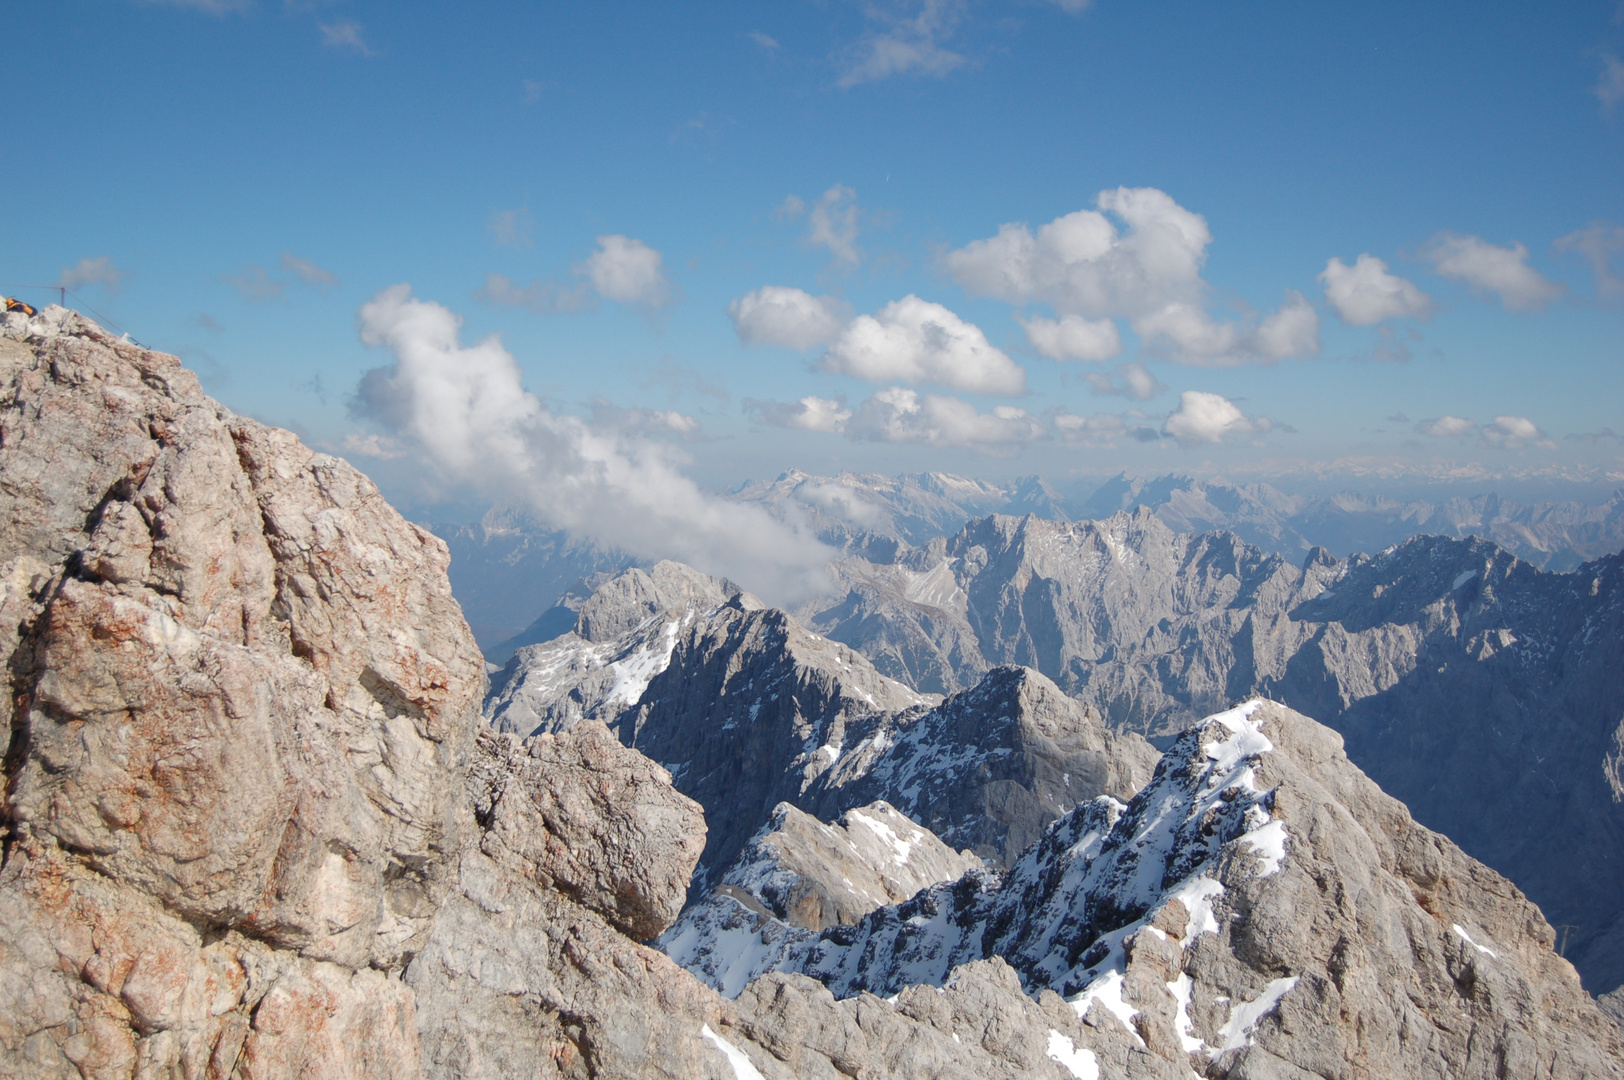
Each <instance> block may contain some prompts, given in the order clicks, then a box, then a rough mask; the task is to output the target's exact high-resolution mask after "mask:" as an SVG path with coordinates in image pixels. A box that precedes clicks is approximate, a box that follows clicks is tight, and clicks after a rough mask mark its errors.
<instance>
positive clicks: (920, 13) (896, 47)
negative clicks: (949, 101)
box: [839, 0, 966, 87]
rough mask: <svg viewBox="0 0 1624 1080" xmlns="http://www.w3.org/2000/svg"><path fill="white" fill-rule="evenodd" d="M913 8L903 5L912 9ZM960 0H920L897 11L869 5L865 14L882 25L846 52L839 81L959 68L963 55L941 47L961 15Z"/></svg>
mask: <svg viewBox="0 0 1624 1080" xmlns="http://www.w3.org/2000/svg"><path fill="white" fill-rule="evenodd" d="M915 7H917V10H907V9H908V8H915ZM964 8H965V4H964V0H922V2H921V3H918V4H917V5H914V4H908V5H906V8H905V9H904V11H902V12H896V11H887V10H885V9H884V8H882V7H879V6H877V5H876V6H871V7H870V8H869V9H868V15H869V18H870V19H873V20H876V21H878V22H881V23H883V24H884V25H885V29H883V30H870V31H869V32H868V33H866V34H864V35H863V36H862V38H861V39H860V40H858V42H857V43H856V44H855V45H854V46H853V47H852V48H851V49H850V50H848V51H847V54H846V56H845V58H844V61H843V63H842V64H841V72H840V78H839V85H840V86H842V87H852V86H856V85H857V84H858V83H865V82H875V81H877V80H879V79H885V78H889V77H890V76H892V75H907V74H913V75H934V76H936V77H937V78H941V77H942V76H944V75H946V74H948V73H949V72H951V71H953V70H955V69H956V68H959V67H962V66H963V65H964V64H965V63H966V61H965V58H964V57H963V56H962V55H961V54H959V53H956V52H952V51H950V50H948V49H945V48H943V47H942V44H941V43H942V42H943V41H945V40H946V39H947V38H949V37H951V36H952V34H953V29H954V27H955V26H957V25H958V22H959V19H960V18H961V17H962V15H963V14H964Z"/></svg>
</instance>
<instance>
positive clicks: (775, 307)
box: [727, 285, 851, 350]
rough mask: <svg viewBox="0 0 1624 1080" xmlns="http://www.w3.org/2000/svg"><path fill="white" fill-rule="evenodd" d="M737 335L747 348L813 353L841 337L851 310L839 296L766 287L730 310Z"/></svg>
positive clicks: (735, 303)
mask: <svg viewBox="0 0 1624 1080" xmlns="http://www.w3.org/2000/svg"><path fill="white" fill-rule="evenodd" d="M727 314H728V317H729V318H731V319H732V320H733V331H734V333H736V334H738V335H739V340H740V341H741V342H743V343H744V344H746V345H776V346H778V347H780V348H784V349H802V350H804V349H811V348H815V347H817V346H819V345H827V344H829V343H830V342H831V341H833V340H835V338H837V337H839V336H840V331H841V330H843V329H844V328H845V326H846V323H847V321H848V320H849V319H850V318H851V308H850V305H848V304H847V303H846V302H845V301H844V300H841V299H840V298H839V297H836V296H813V295H812V294H810V293H807V292H803V291H802V290H800V289H792V288H788V287H786V286H783V285H766V286H763V287H762V288H759V289H757V290H756V291H755V292H750V293H745V294H744V295H743V296H741V297H739V298H738V299H737V300H735V301H733V302H732V303H731V304H729V305H728V306H727Z"/></svg>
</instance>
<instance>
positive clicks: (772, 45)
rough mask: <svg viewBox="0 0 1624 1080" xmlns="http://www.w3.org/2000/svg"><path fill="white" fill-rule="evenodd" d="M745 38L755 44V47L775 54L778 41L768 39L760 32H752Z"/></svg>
mask: <svg viewBox="0 0 1624 1080" xmlns="http://www.w3.org/2000/svg"><path fill="white" fill-rule="evenodd" d="M747 36H748V37H749V38H750V40H751V41H753V42H755V43H756V44H757V45H760V46H761V47H762V48H763V49H766V50H767V51H768V52H776V51H777V50H778V48H779V45H778V41H777V40H776V39H775V38H771V37H768V36H767V35H766V34H763V33H762V32H761V31H760V30H752V31H750V33H749V34H748V35H747Z"/></svg>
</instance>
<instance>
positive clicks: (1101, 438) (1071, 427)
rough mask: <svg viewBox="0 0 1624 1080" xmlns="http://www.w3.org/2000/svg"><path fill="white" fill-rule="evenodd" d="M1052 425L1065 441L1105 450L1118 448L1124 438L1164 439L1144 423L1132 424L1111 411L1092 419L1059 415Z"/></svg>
mask: <svg viewBox="0 0 1624 1080" xmlns="http://www.w3.org/2000/svg"><path fill="white" fill-rule="evenodd" d="M1051 423H1053V424H1054V429H1055V432H1056V434H1058V435H1059V436H1060V438H1061V439H1062V440H1064V441H1065V442H1067V443H1070V444H1072V445H1078V446H1090V447H1101V448H1103V447H1110V446H1115V445H1116V444H1117V442H1118V441H1119V440H1121V439H1124V438H1129V439H1135V440H1137V441H1139V442H1153V441H1155V440H1156V439H1159V438H1161V434H1160V433H1159V432H1157V430H1156V429H1155V428H1152V427H1145V426H1144V425H1142V424H1135V425H1130V424H1129V423H1128V418H1125V417H1122V416H1118V415H1117V414H1115V413H1108V412H1097V413H1095V414H1094V415H1092V416H1078V415H1076V414H1074V413H1068V412H1058V413H1056V414H1055V415H1054V416H1053V418H1052V420H1051Z"/></svg>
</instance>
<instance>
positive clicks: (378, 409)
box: [356, 285, 834, 601]
mask: <svg viewBox="0 0 1624 1080" xmlns="http://www.w3.org/2000/svg"><path fill="white" fill-rule="evenodd" d="M360 319H361V337H362V340H363V341H364V342H366V343H367V344H368V345H381V346H385V347H387V348H388V349H390V350H391V351H392V352H393V353H394V357H395V361H394V363H393V364H391V365H389V366H388V367H381V368H375V369H373V370H372V371H369V372H368V373H367V374H366V376H365V377H364V378H363V379H362V381H361V385H360V388H359V390H358V393H357V396H356V410H357V411H358V412H360V413H362V414H364V415H366V416H368V417H370V418H371V419H373V420H374V421H376V422H378V423H380V424H382V425H384V426H386V427H387V428H389V429H390V431H391V432H392V433H393V434H395V435H396V436H398V437H399V438H401V439H402V440H403V441H404V442H405V443H406V444H408V445H410V446H411V447H412V448H413V449H414V450H415V451H416V452H418V453H419V454H420V455H421V456H422V457H423V458H424V459H425V461H426V463H427V464H428V465H429V466H431V468H432V469H433V470H434V471H435V472H436V473H437V474H438V475H439V476H440V477H441V478H442V479H444V480H445V481H447V482H450V483H455V484H459V485H461V486H463V487H465V488H470V489H475V490H480V491H483V492H485V493H486V494H489V495H493V496H496V497H498V498H502V499H507V500H512V501H515V502H519V503H522V504H524V505H525V506H527V507H528V508H529V509H530V510H531V511H532V512H533V513H535V514H536V515H537V516H538V517H540V518H541V519H543V520H545V521H547V522H548V523H550V524H551V525H552V526H553V527H555V528H560V529H567V530H570V531H572V532H575V533H577V534H580V535H585V536H590V537H593V538H594V539H597V540H599V541H601V542H603V543H606V544H611V545H614V546H616V547H620V548H622V549H624V550H626V551H629V552H632V553H633V554H635V555H638V556H641V557H644V558H675V559H681V560H683V561H684V562H687V563H690V564H691V565H693V566H696V567H698V568H700V569H701V570H705V571H707V572H709V573H718V574H726V575H728V576H729V577H732V578H734V579H735V580H737V581H739V582H741V583H743V584H744V585H746V586H747V587H749V588H752V589H754V590H756V591H759V592H763V593H765V594H768V595H770V596H773V597H774V598H775V599H778V600H780V601H787V600H791V599H795V598H799V597H803V596H807V595H811V594H814V593H816V592H817V591H819V590H821V589H825V588H827V587H828V578H827V575H826V573H825V570H824V567H825V566H826V565H827V562H828V560H829V558H830V557H831V556H832V555H833V554H834V552H833V551H832V550H831V549H829V548H828V547H826V546H825V545H823V544H821V543H819V542H818V541H817V540H816V538H814V537H813V536H811V535H810V534H808V533H805V532H803V531H800V530H798V529H796V528H795V527H793V526H792V525H790V524H786V523H784V522H779V521H775V520H774V519H773V518H772V517H770V516H769V515H768V514H767V513H766V511H764V510H762V509H761V508H760V507H758V506H752V505H745V504H739V503H733V502H729V501H727V500H724V499H720V498H717V497H715V496H712V495H709V494H706V493H705V492H704V491H702V490H701V489H700V488H699V487H698V485H696V484H695V483H694V482H693V481H692V480H690V479H689V478H688V477H686V476H684V475H683V474H682V473H681V472H680V471H679V470H678V468H677V465H676V463H675V459H674V458H673V457H672V456H671V454H672V452H673V451H672V450H670V449H669V448H668V447H665V446H663V445H661V444H657V443H653V442H649V441H646V440H639V439H633V438H628V437H626V436H623V435H621V434H618V433H614V432H603V431H600V430H598V429H596V428H595V427H593V426H592V425H589V424H587V423H585V422H584V421H582V420H580V419H579V418H576V417H572V416H563V415H557V414H554V413H552V412H549V411H548V410H547V408H546V407H545V406H544V405H543V404H542V403H541V401H540V400H539V399H538V398H537V397H536V396H535V395H533V394H531V393H529V392H527V391H526V390H525V389H524V387H523V385H522V384H521V379H520V372H519V366H518V364H517V363H516V362H515V361H514V359H513V357H512V356H511V355H510V354H509V353H508V351H507V350H506V349H505V348H503V347H502V343H501V341H500V340H499V339H498V338H497V337H495V336H492V337H488V338H486V339H484V340H483V341H480V342H478V343H476V344H474V345H470V346H465V345H463V344H462V343H461V342H460V340H459V329H460V327H461V323H462V320H461V318H460V317H458V316H457V315H456V314H455V313H453V312H452V311H450V310H449V309H447V308H445V307H443V306H441V305H439V304H435V303H430V302H426V301H422V300H416V299H413V298H412V295H411V288H410V286H407V285H396V286H394V287H392V288H389V289H385V290H384V291H383V292H381V293H379V294H378V295H377V296H375V297H373V299H372V300H371V301H369V302H368V303H367V304H366V305H364V306H363V307H362V308H361V311H360Z"/></svg>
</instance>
